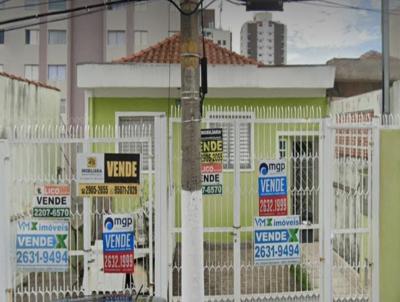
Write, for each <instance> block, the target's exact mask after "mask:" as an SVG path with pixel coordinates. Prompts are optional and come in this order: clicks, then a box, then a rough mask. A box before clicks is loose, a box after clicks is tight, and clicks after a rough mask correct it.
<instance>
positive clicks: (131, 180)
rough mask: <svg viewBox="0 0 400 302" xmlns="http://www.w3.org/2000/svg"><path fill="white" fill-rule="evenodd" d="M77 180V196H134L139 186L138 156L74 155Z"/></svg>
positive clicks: (110, 154)
mask: <svg viewBox="0 0 400 302" xmlns="http://www.w3.org/2000/svg"><path fill="white" fill-rule="evenodd" d="M77 178H78V194H79V195H80V196H129V195H137V194H138V193H139V185H140V154H128V153H81V154H78V159H77Z"/></svg>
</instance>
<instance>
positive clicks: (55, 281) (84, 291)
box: [0, 116, 167, 302]
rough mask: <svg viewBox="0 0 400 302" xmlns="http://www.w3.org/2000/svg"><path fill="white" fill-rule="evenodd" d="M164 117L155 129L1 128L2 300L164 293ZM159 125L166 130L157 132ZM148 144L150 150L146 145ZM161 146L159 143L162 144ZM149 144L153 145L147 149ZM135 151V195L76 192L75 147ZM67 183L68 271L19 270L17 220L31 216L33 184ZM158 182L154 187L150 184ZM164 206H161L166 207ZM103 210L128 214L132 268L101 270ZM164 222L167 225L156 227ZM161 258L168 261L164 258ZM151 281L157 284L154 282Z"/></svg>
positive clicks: (84, 149) (158, 121)
mask: <svg viewBox="0 0 400 302" xmlns="http://www.w3.org/2000/svg"><path fill="white" fill-rule="evenodd" d="M165 124H166V120H165V117H164V116H158V117H155V121H154V127H150V126H140V125H128V126H121V127H114V125H112V126H102V127H95V128H90V127H87V126H86V127H85V126H71V127H64V126H57V125H37V126H21V127H16V128H14V129H10V130H8V131H7V140H4V141H2V143H1V145H0V147H1V151H2V152H1V153H2V161H1V168H2V170H3V171H4V172H5V175H6V177H4V178H2V179H1V180H2V183H1V189H2V190H3V189H4V191H3V192H2V194H3V196H2V198H1V199H2V200H4V203H2V204H4V205H5V213H3V215H4V216H5V218H6V219H5V221H3V222H2V226H4V227H5V228H6V229H8V230H10V233H9V235H8V236H7V238H6V240H7V243H8V244H7V249H6V251H7V252H6V254H8V255H7V258H6V259H7V260H5V259H1V264H2V267H7V269H5V270H4V271H5V272H6V275H7V277H6V278H5V279H6V281H7V283H8V284H7V288H8V289H11V291H9V292H8V298H9V299H12V301H21V302H22V301H32V302H36V301H55V300H58V299H62V298H66V297H79V296H83V295H91V294H99V293H125V294H128V293H133V292H136V291H137V290H138V289H139V288H140V287H142V286H143V287H142V292H144V293H146V292H147V293H149V294H152V293H153V292H156V293H157V294H158V295H164V296H166V286H165V288H164V289H163V288H162V285H161V282H160V281H161V280H162V278H165V277H163V276H162V271H165V272H166V267H164V268H162V265H161V259H162V258H161V257H160V254H161V253H160V250H161V249H162V244H164V248H163V249H164V250H165V249H166V246H167V245H166V241H165V240H162V239H161V238H160V237H161V236H162V232H161V229H162V228H163V229H166V219H163V218H161V216H162V215H161V212H160V210H162V209H160V208H161V205H162V204H163V203H164V204H166V199H167V194H166V192H167V187H166V178H165V175H164V174H165V173H164V174H162V173H156V172H155V171H162V170H163V169H164V171H166V159H165V158H166V155H165V153H164V152H161V150H162V149H165V148H166V147H165V145H166V137H165V135H162V133H163V131H165V129H166V127H165ZM163 129H164V130H163ZM152 144H154V148H152V147H151V146H152ZM163 144H164V145H163ZM153 150H154V151H153ZM82 152H87V153H116V152H125V153H128V152H129V153H140V154H141V167H142V170H141V179H140V181H141V183H140V193H139V194H138V196H135V197H124V198H123V197H119V198H116V197H95V198H82V197H79V196H77V193H76V182H77V179H76V158H77V154H78V153H82ZM40 184H69V185H70V188H71V215H70V218H69V219H68V222H69V232H68V233H69V237H68V238H69V239H68V249H69V252H68V255H69V258H68V270H67V271H66V272H51V271H50V272H41V271H31V272H27V271H22V270H18V269H16V244H15V238H16V223H17V222H18V221H23V220H29V219H31V218H32V199H33V194H34V186H35V185H40ZM155 188H157V190H156V189H155ZM164 211H165V210H164ZM107 213H114V214H116V213H131V214H133V215H134V231H135V273H134V274H133V275H128V274H126V275H125V274H104V273H103V254H102V240H101V238H102V237H101V236H102V216H103V215H104V214H107ZM162 223H164V224H165V225H164V226H162ZM164 264H166V261H164ZM155 284H156V286H155Z"/></svg>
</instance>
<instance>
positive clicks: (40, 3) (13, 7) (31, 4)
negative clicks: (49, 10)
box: [0, 0, 72, 11]
mask: <svg viewBox="0 0 400 302" xmlns="http://www.w3.org/2000/svg"><path fill="white" fill-rule="evenodd" d="M65 1H68V2H69V1H72V0H55V1H51V2H50V1H45V2H36V3H27V4H23V5H14V6H7V7H3V8H0V11H2V10H11V9H17V8H28V7H36V6H42V5H48V4H49V3H52V4H53V3H60V2H65ZM0 4H1V3H0Z"/></svg>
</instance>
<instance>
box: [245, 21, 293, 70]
mask: <svg viewBox="0 0 400 302" xmlns="http://www.w3.org/2000/svg"><path fill="white" fill-rule="evenodd" d="M286 41H287V29H286V25H284V24H282V23H279V22H275V21H272V14H271V13H257V14H255V15H254V19H253V21H248V22H246V23H245V24H243V26H242V28H241V32H240V53H241V54H242V55H244V56H247V57H250V58H253V59H256V60H257V61H259V62H262V63H264V64H266V65H284V64H286V56H287V55H286V54H287V46H286V45H287V42H286Z"/></svg>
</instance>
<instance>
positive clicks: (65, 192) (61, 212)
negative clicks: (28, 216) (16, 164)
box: [32, 184, 71, 219]
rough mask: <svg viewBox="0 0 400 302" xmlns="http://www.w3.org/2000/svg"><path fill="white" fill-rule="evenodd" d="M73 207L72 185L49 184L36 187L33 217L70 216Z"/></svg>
mask: <svg viewBox="0 0 400 302" xmlns="http://www.w3.org/2000/svg"><path fill="white" fill-rule="evenodd" d="M70 209H71V196H70V187H69V185H66V184H58V185H55V184H47V185H41V186H36V187H35V196H34V197H33V210H32V212H33V213H32V214H33V217H37V218H60V219H62V218H68V217H69V216H70Z"/></svg>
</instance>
